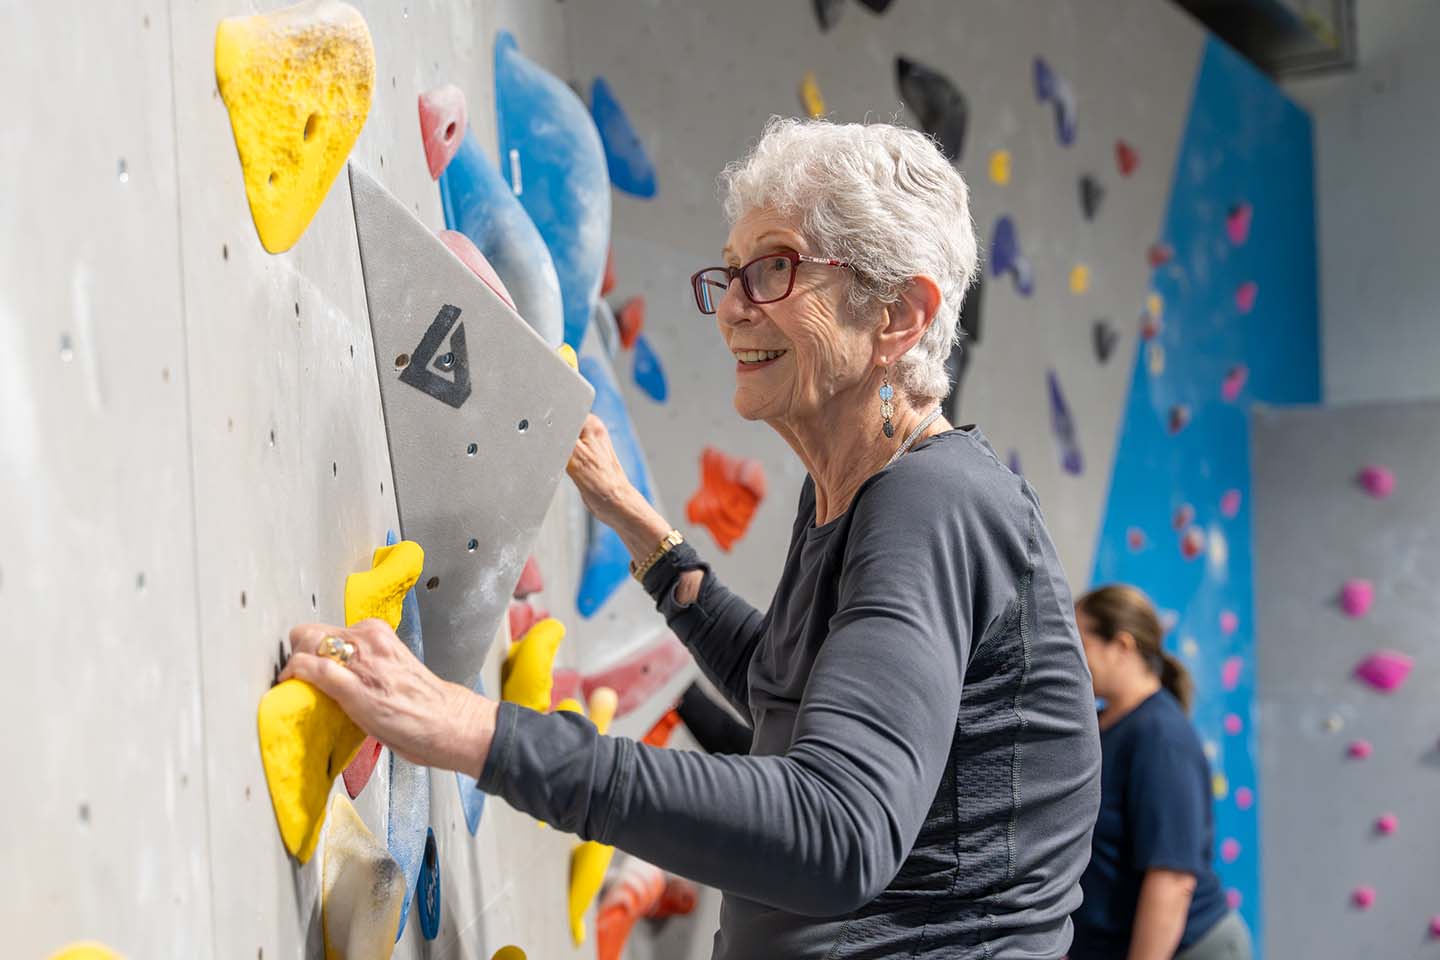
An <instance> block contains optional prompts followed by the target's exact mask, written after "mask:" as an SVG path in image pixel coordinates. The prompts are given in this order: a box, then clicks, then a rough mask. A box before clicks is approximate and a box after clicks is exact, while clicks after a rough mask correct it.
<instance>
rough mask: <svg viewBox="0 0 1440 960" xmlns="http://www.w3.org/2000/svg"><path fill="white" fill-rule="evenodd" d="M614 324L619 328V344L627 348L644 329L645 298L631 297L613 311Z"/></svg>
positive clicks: (637, 338)
mask: <svg viewBox="0 0 1440 960" xmlns="http://www.w3.org/2000/svg"><path fill="white" fill-rule="evenodd" d="M615 324H616V325H617V326H618V327H619V328H620V346H622V347H624V348H625V349H626V350H629V349H630V348H631V347H633V346H635V341H636V340H639V339H640V331H642V330H644V329H645V298H644V297H631V298H630V299H629V300H626V301H625V303H624V304H622V305H621V307H620V309H619V310H616V311H615Z"/></svg>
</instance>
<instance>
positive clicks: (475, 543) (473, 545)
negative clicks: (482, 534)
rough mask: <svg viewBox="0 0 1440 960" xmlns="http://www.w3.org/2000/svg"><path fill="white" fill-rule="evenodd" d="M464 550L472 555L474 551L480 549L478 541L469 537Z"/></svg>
mask: <svg viewBox="0 0 1440 960" xmlns="http://www.w3.org/2000/svg"><path fill="white" fill-rule="evenodd" d="M465 549H466V550H468V551H469V552H470V553H474V552H475V551H476V550H479V549H480V541H479V540H476V539H475V538H474V537H471V538H470V542H469V543H467V544H465Z"/></svg>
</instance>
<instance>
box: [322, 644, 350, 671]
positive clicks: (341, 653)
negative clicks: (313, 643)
mask: <svg viewBox="0 0 1440 960" xmlns="http://www.w3.org/2000/svg"><path fill="white" fill-rule="evenodd" d="M317 652H318V653H319V655H320V656H322V657H328V658H330V659H331V660H334V661H335V662H336V663H338V664H340V666H342V667H344V666H348V665H349V664H350V659H351V658H352V657H354V656H355V644H353V643H351V642H350V641H349V640H341V639H340V638H339V637H326V638H325V639H324V640H322V641H320V649H319V651H317Z"/></svg>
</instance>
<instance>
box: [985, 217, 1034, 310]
mask: <svg viewBox="0 0 1440 960" xmlns="http://www.w3.org/2000/svg"><path fill="white" fill-rule="evenodd" d="M990 273H991V274H993V275H994V276H997V277H1003V276H1005V275H1006V274H1007V273H1008V274H1010V276H1011V279H1012V280H1013V282H1014V284H1015V291H1016V292H1017V293H1019V294H1020V295H1021V296H1024V297H1028V296H1030V294H1031V292H1033V290H1034V286H1035V285H1034V276H1033V274H1032V272H1031V269H1030V261H1029V260H1027V259H1026V258H1025V257H1024V255H1023V254H1021V252H1020V234H1019V232H1018V231H1017V230H1016V229H1015V221H1014V220H1012V219H1011V218H1010V217H1008V216H1006V217H1001V218H1000V219H999V220H996V221H995V229H994V231H992V232H991V234H990Z"/></svg>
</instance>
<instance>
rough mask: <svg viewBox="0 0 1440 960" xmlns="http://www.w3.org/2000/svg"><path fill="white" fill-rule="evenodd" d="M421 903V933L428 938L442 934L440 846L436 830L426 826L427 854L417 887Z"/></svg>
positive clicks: (423, 860)
mask: <svg viewBox="0 0 1440 960" xmlns="http://www.w3.org/2000/svg"><path fill="white" fill-rule="evenodd" d="M416 893H417V894H418V899H419V901H420V905H419V907H418V909H419V911H420V933H421V934H422V935H423V936H424V937H425V939H426V940H434V939H435V938H436V937H437V936H439V935H440V848H439V847H437V846H436V845H435V831H434V830H432V829H430V828H429V827H426V828H425V855H424V857H423V859H422V860H421V861H420V880H419V883H418V884H417V887H416Z"/></svg>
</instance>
